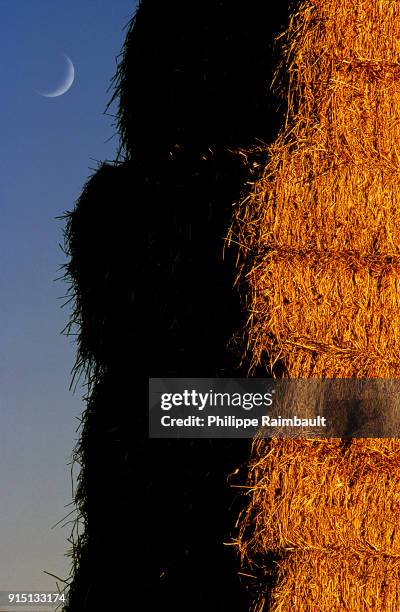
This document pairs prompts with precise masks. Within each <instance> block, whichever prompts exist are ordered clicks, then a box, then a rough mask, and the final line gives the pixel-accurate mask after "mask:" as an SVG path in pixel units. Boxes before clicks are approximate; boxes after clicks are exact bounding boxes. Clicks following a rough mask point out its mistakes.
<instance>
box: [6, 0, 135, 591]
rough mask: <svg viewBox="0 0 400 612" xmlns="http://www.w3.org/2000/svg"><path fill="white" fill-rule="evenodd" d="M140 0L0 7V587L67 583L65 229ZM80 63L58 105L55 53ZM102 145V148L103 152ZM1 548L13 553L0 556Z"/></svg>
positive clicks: (41, 1) (108, 126)
mask: <svg viewBox="0 0 400 612" xmlns="http://www.w3.org/2000/svg"><path fill="white" fill-rule="evenodd" d="M135 6H136V2H135V0H84V1H83V2H82V1H78V0H0V11H1V13H0V15H1V21H0V23H1V25H0V28H1V40H2V61H1V64H0V79H1V83H2V87H1V95H0V122H1V138H0V147H1V154H0V209H1V220H0V320H1V325H0V414H1V427H0V488H1V492H2V494H1V496H0V551H1V554H0V590H7V589H14V590H17V589H24V590H26V589H35V590H41V589H45V588H47V589H51V588H53V587H54V581H53V580H52V579H51V578H48V577H47V576H46V574H44V573H43V570H48V571H51V572H54V573H55V574H58V575H60V576H65V574H66V572H67V568H68V560H67V559H65V558H64V553H65V550H66V548H67V542H66V537H67V536H68V534H69V528H66V529H64V530H62V529H60V528H55V529H51V526H52V525H53V524H54V523H56V522H57V521H58V520H59V519H61V518H62V517H63V516H64V515H65V514H66V513H67V512H68V511H69V510H70V507H66V505H67V504H68V503H69V502H70V501H71V483H70V475H69V466H68V461H69V455H70V453H71V451H72V448H73V446H74V444H75V440H76V437H77V433H76V428H77V426H78V420H77V416H78V415H79V414H80V412H81V411H82V403H81V393H82V391H81V390H80V389H78V390H77V392H76V393H75V395H73V394H72V393H71V392H70V391H69V389H68V387H69V382H70V370H71V368H72V366H73V362H74V350H75V349H74V346H73V344H72V343H71V340H70V339H68V338H66V337H65V336H61V335H60V331H61V329H62V328H63V327H64V325H65V323H66V322H67V316H68V311H67V310H66V309H61V308H60V306H61V303H62V299H60V298H62V296H63V294H64V293H65V291H66V286H65V285H64V284H63V283H62V282H60V281H58V282H55V279H56V278H57V277H58V276H59V267H60V266H61V265H62V264H63V263H64V261H65V258H64V255H63V253H62V251H61V250H60V247H59V244H60V243H61V242H62V226H63V223H62V221H59V220H56V217H57V216H59V215H62V214H63V213H64V212H65V211H66V210H70V209H71V208H72V207H73V206H74V202H75V200H76V198H77V197H78V196H79V193H80V190H81V188H82V186H83V183H84V182H85V180H86V178H87V177H88V176H89V174H90V173H91V168H94V167H96V161H95V160H104V159H112V158H113V157H114V155H115V151H116V148H117V146H118V139H117V137H116V136H115V137H114V138H112V139H111V140H109V141H108V139H110V137H112V136H113V134H115V128H114V127H113V125H112V123H113V119H112V118H111V117H109V116H105V115H104V114H103V111H104V110H105V106H106V103H107V101H108V99H109V97H110V92H107V88H108V87H109V85H110V79H111V77H112V76H113V74H114V72H115V68H116V57H117V55H118V54H119V52H120V50H121V47H122V44H123V40H124V36H125V31H124V26H125V25H126V24H127V23H128V21H129V19H130V17H131V15H132V14H133V12H134V10H135ZM63 53H65V54H67V55H68V56H69V57H70V58H71V60H72V61H73V63H74V65H75V70H76V79H75V82H74V84H73V86H72V88H71V89H70V90H69V91H68V92H67V93H66V94H64V95H63V96H61V97H58V98H45V97H42V96H40V95H38V94H37V90H49V89H51V88H52V87H57V86H58V85H59V83H60V78H61V79H62V77H63V75H64V70H65V66H64V63H63V58H62V54H63ZM107 141H108V142H107ZM4 551H7V553H6V554H4Z"/></svg>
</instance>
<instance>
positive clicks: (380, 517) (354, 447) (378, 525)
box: [237, 439, 400, 612]
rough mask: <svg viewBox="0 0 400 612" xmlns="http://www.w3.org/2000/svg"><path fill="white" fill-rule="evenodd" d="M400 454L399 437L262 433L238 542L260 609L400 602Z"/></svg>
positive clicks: (330, 609)
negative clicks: (291, 436) (347, 438)
mask: <svg viewBox="0 0 400 612" xmlns="http://www.w3.org/2000/svg"><path fill="white" fill-rule="evenodd" d="M399 462H400V446H399V444H398V442H397V441H396V440H381V439H359V440H352V441H343V440H338V439H331V440H329V441H327V440H313V441H310V440H282V439H281V440H279V439H274V440H272V441H269V442H265V441H264V440H258V441H256V442H255V444H254V448H253V455H252V461H251V466H250V478H249V488H248V492H247V495H248V497H249V499H248V505H247V507H246V509H245V510H244V511H243V514H242V515H241V517H240V519H239V523H238V524H239V537H238V542H237V543H238V548H239V551H240V554H241V558H242V563H243V566H244V567H246V568H247V572H249V573H250V574H252V575H256V576H257V578H258V581H259V585H260V586H259V589H258V592H257V594H256V601H255V604H254V608H253V609H254V610H257V611H258V610H260V611H261V610H266V609H268V610H273V612H278V610H279V611H285V612H289V611H296V612H299V611H309V612H317V611H318V612H339V611H343V610H348V611H352V612H353V611H354V612H356V611H357V612H359V611H366V610H374V612H377V611H385V612H388V611H392V612H395V611H397V610H399V609H400V589H399V580H400V525H399V522H398V517H399V514H400V472H399V470H398V466H399ZM267 556H268V563H266V558H267ZM267 584H268V585H269V586H268V587H266V585H267ZM266 602H268V604H266Z"/></svg>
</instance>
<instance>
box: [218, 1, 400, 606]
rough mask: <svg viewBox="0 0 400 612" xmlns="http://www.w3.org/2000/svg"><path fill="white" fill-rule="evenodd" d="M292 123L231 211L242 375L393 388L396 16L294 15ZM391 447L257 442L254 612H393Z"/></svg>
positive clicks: (288, 53) (244, 531) (321, 7)
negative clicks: (246, 371)
mask: <svg viewBox="0 0 400 612" xmlns="http://www.w3.org/2000/svg"><path fill="white" fill-rule="evenodd" d="M296 6H297V8H296V9H295V11H294V13H293V15H292V18H291V21H290V25H289V28H288V30H287V33H286V35H285V37H284V39H283V62H282V67H283V68H284V70H285V72H286V74H287V77H288V83H287V87H286V99H287V105H288V106H287V116H286V121H285V124H284V126H283V128H282V130H281V132H280V134H279V136H278V137H277V139H276V141H275V143H274V144H273V145H272V146H271V147H270V148H269V149H268V151H267V157H268V161H267V164H266V168H265V171H264V174H263V177H262V178H261V180H259V181H258V182H256V183H255V184H254V185H253V189H252V193H251V194H250V195H249V197H248V198H247V199H246V201H245V202H243V204H242V206H240V207H238V209H237V213H236V218H235V221H234V224H233V229H232V233H231V235H230V238H231V240H234V241H235V243H238V244H239V245H240V246H239V251H240V253H239V254H240V263H239V266H240V273H239V279H241V280H242V281H243V283H244V285H245V293H246V297H247V308H248V313H249V318H248V325H247V329H246V336H247V354H248V357H249V363H250V369H251V370H254V369H255V368H256V367H257V368H260V367H261V368H263V369H264V371H268V370H269V371H272V373H273V374H275V375H276V374H279V375H283V376H284V377H288V378H297V377H300V378H307V377H328V378H329V377H381V378H395V377H398V376H399V374H400V333H399V330H400V314H399V313H400V309H399V305H400V241H399V228H400V183H399V178H400V173H399V169H400V2H398V1H397V0H303V1H302V2H301V3H300V4H299V5H296ZM399 461H400V444H399V442H398V441H396V440H388V439H377V440H371V439H365V438H363V439H358V440H350V441H341V440H338V439H332V440H326V439H325V440H313V441H311V440H297V441H295V440H282V439H280V440H278V439H276V440H272V441H269V442H267V441H263V440H261V441H260V440H259V441H257V442H256V443H255V444H254V447H253V453H252V457H251V461H250V471H249V482H248V489H247V491H248V492H247V495H248V506H247V508H246V509H245V510H244V512H243V513H242V515H241V517H240V519H239V524H238V527H239V536H238V542H237V544H238V547H239V550H240V552H241V557H242V561H243V564H244V565H245V566H246V567H247V570H249V568H250V570H251V571H248V573H249V574H251V575H253V576H255V578H256V581H257V585H258V586H257V587H255V590H256V591H257V592H256V593H255V597H254V610H267V609H268V610H273V611H274V612H277V611H278V610H279V611H280V612H283V611H289V610H290V611H292V610H296V611H299V610H309V611H310V612H311V611H315V610H318V611H319V612H325V611H326V612H328V611H329V612H333V611H334V612H336V611H339V610H349V611H354V612H355V611H357V612H358V611H360V610H375V611H377V610H385V611H387V610H393V611H394V610H398V609H400V586H399V585H400V581H399V579H400V533H399V526H398V517H399V503H400V478H399V476H398V474H397V473H396V471H397V467H398V465H399Z"/></svg>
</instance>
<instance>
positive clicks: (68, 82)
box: [39, 54, 75, 98]
mask: <svg viewBox="0 0 400 612" xmlns="http://www.w3.org/2000/svg"><path fill="white" fill-rule="evenodd" d="M64 57H65V60H66V62H67V72H66V75H65V77H64V80H63V82H62V83H61V85H59V86H58V87H57V89H54V90H53V91H49V92H39V93H40V95H41V96H44V97H45V98H58V96H62V95H63V94H65V93H67V91H68V90H69V89H70V88H71V87H72V84H73V82H74V80H75V68H74V65H73V63H72V61H71V60H70V58H69V57H68V55H65V54H64Z"/></svg>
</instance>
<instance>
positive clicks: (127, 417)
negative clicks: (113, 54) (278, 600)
mask: <svg viewBox="0 0 400 612" xmlns="http://www.w3.org/2000/svg"><path fill="white" fill-rule="evenodd" d="M286 13H287V7H286V3H285V2H284V3H280V5H279V9H275V10H274V11H271V9H270V7H269V6H268V5H267V4H266V3H260V2H251V1H250V2H246V3H242V4H240V5H238V6H236V5H235V3H232V2H228V1H224V2H217V1H215V2H209V1H205V2H201V3H198V4H197V5H194V4H193V3H184V2H176V1H175V2H168V3H165V2H154V1H152V0H147V1H146V2H142V3H141V5H140V8H139V11H138V13H137V18H136V20H135V21H133V22H132V23H131V25H130V27H129V30H128V35H127V41H126V45H125V49H124V55H123V57H122V61H121V64H120V68H119V72H118V75H117V80H116V96H117V97H119V98H120V113H119V118H118V121H119V129H120V133H121V137H122V144H123V152H122V155H121V160H123V161H121V162H118V163H116V164H102V165H101V166H100V167H99V169H98V170H97V172H96V173H95V174H94V175H93V176H92V177H91V178H90V180H89V181H88V183H87V185H86V187H85V189H84V191H83V193H82V196H81V198H80V200H79V201H78V203H77V206H76V208H75V210H74V211H73V212H72V213H71V214H70V215H69V216H68V221H67V227H66V249H67V252H68V254H69V264H68V267H67V277H68V279H69V281H70V282H71V283H72V286H71V291H72V294H73V295H74V296H75V314H74V317H73V320H72V322H73V323H75V324H77V325H78V326H79V329H80V335H79V338H78V361H77V365H78V370H79V368H84V369H86V375H87V377H88V379H89V380H90V382H91V387H90V390H89V391H90V392H89V399H88V406H87V409H86V412H85V413H84V418H83V429H82V435H81V440H80V443H79V445H78V447H77V458H78V460H79V461H80V462H81V464H82V471H81V477H80V483H79V490H78V493H77V499H76V501H77V504H78V506H79V509H80V511H81V514H82V516H83V519H84V521H85V524H86V531H85V536H84V538H83V539H82V541H81V543H80V544H79V543H78V546H77V548H76V550H75V562H76V563H75V565H76V567H75V573H74V576H73V581H72V585H71V588H70V604H69V607H68V611H69V612H75V611H79V612H83V611H85V610H92V609H93V610H94V609H100V607H102V606H104V602H106V603H108V604H109V605H110V606H112V607H113V608H114V609H119V607H121V609H125V608H127V607H129V606H130V602H129V600H127V599H126V593H127V585H128V590H129V589H130V596H132V589H133V591H134V603H136V601H137V599H138V597H139V595H138V593H139V592H140V594H141V596H144V597H146V600H147V602H148V604H147V608H148V609H149V610H158V609H173V610H176V611H178V610H185V611H186V610H188V609H190V610H191V611H195V610H199V611H200V610H201V611H203V610H206V609H207V610H218V611H220V610H221V611H222V610H229V611H233V610H241V609H246V603H245V597H244V593H243V592H244V590H245V589H242V588H241V585H240V582H239V578H238V575H237V572H238V566H237V562H236V560H235V555H234V553H233V551H232V547H229V546H224V545H223V542H227V541H229V539H230V535H231V532H232V529H233V523H234V520H235V517H236V516H237V509H236V507H235V503H236V502H235V495H234V490H231V489H230V488H229V485H228V484H227V478H228V475H229V473H230V472H232V471H233V470H234V469H235V468H236V467H240V466H241V465H242V464H243V463H245V462H246V460H247V457H248V452H249V444H248V441H239V440H235V441H229V440H227V441H223V440H214V441H208V440H193V441H191V440H176V441H175V440H172V441H168V440H150V441H148V440H147V412H146V393H142V390H143V386H142V385H143V378H141V376H142V375H143V374H144V375H145V376H147V375H150V376H154V377H156V376H160V377H167V376H188V377H189V376H193V377H205V376H214V375H225V376H229V375H238V374H239V373H240V369H239V365H238V363H239V358H238V355H236V354H235V353H234V351H230V350H228V349H227V344H228V341H229V338H230V337H231V335H232V333H233V331H234V330H235V329H237V328H239V326H240V318H241V314H240V304H239V299H238V297H237V295H236V293H235V291H234V290H233V289H232V285H233V281H234V262H233V254H232V250H231V252H230V253H229V254H228V255H227V258H226V259H225V260H224V259H223V256H222V252H223V242H224V237H225V235H226V231H227V228H228V226H229V224H230V218H231V212H232V204H233V203H234V202H235V201H237V200H238V199H239V197H240V194H241V191H242V189H243V186H244V183H245V181H246V180H248V178H249V176H248V169H247V168H246V167H245V165H244V164H243V163H242V158H243V155H246V153H245V152H244V149H247V148H250V147H251V146H253V145H254V143H255V142H256V141H257V139H260V140H262V141H268V140H270V139H271V138H272V137H273V136H274V135H275V133H276V131H277V129H278V128H279V120H278V118H277V117H278V116H277V110H278V102H277V100H276V99H275V98H273V97H272V96H271V94H270V93H269V89H268V83H269V82H270V80H271V61H272V60H271V43H272V39H273V36H274V34H275V33H276V32H277V31H279V30H280V28H281V27H282V25H284V23H285V20H286ZM239 149H241V150H242V153H241V154H238V150H239ZM254 159H255V162H256V155H255V157H254ZM256 170H257V168H256V167H255V171H256ZM145 231H147V233H148V235H149V245H148V250H147V253H146V252H145V247H144V245H143V241H142V238H143V235H144V233H145ZM146 260H147V263H146V264H145V269H144V274H143V267H144V266H143V262H144V261H146ZM139 278H140V281H141V282H140V284H139ZM142 336H143V339H142ZM139 338H140V339H139ZM145 386H146V382H145ZM133 558H135V560H136V562H137V563H138V565H139V569H140V568H142V569H143V571H144V573H145V574H147V576H150V589H149V591H148V594H147V593H146V594H145V592H144V582H142V580H143V579H142V578H139V576H138V574H137V573H135V574H133ZM131 559H132V561H130V560H131ZM136 567H137V566H136ZM136 572H137V569H136ZM111 593H112V594H113V597H114V598H113V599H112V598H110V595H111Z"/></svg>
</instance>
